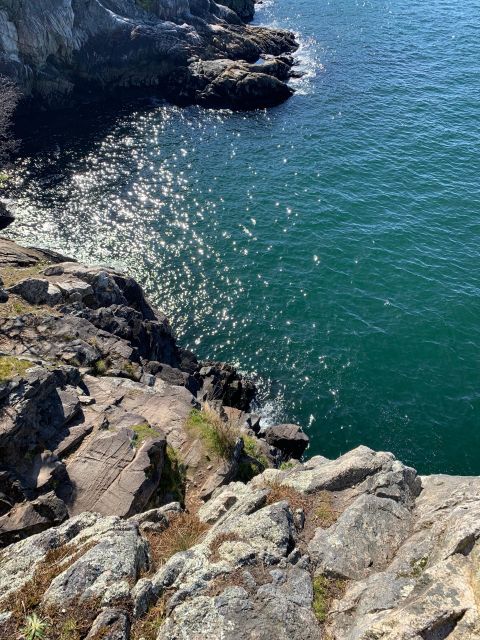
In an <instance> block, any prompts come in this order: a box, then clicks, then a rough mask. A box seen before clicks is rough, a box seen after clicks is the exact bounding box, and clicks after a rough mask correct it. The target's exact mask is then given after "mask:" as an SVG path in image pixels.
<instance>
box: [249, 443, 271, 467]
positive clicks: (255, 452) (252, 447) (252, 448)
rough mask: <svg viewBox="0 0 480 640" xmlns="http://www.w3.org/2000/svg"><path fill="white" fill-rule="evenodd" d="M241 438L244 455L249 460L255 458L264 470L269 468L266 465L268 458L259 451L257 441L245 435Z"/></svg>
mask: <svg viewBox="0 0 480 640" xmlns="http://www.w3.org/2000/svg"><path fill="white" fill-rule="evenodd" d="M242 438H243V448H244V450H245V453H246V454H247V455H249V456H250V457H251V458H255V460H257V462H259V463H260V464H261V465H262V467H263V468H264V469H267V468H268V467H269V466H270V465H269V463H268V458H267V456H265V455H264V454H263V453H262V452H261V451H260V448H259V446H258V442H257V440H256V439H255V438H252V436H245V435H242Z"/></svg>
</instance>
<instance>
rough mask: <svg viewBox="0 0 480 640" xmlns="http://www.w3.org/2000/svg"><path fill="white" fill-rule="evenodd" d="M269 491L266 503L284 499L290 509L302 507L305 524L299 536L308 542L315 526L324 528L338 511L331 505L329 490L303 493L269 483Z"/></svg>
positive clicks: (330, 522)
mask: <svg viewBox="0 0 480 640" xmlns="http://www.w3.org/2000/svg"><path fill="white" fill-rule="evenodd" d="M268 488H269V489H270V493H269V494H268V496H267V504H273V503H275V502H281V501H283V500H285V501H286V502H288V504H289V505H290V509H291V510H292V511H296V510H297V509H302V510H303V512H304V514H305V525H304V527H303V531H302V534H301V538H302V539H303V540H304V541H306V542H308V541H309V540H310V539H311V538H312V537H313V534H314V532H315V529H316V528H317V527H322V528H323V529H326V528H328V527H330V526H331V525H332V524H334V523H335V522H336V520H337V518H338V516H339V515H340V513H339V512H338V511H337V510H336V509H335V508H334V506H333V496H332V494H331V493H330V492H329V491H317V493H311V494H308V495H304V494H303V493H300V492H299V491H297V490H296V489H293V488H292V487H286V486H283V485H280V484H269V485H268Z"/></svg>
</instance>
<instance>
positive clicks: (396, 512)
mask: <svg viewBox="0 0 480 640" xmlns="http://www.w3.org/2000/svg"><path fill="white" fill-rule="evenodd" d="M411 526H412V517H411V515H410V512H409V511H408V510H407V509H406V508H405V507H403V506H401V505H399V504H398V503H397V502H395V501H393V500H389V499H387V498H378V497H377V496H373V495H361V496H359V497H358V498H357V499H356V500H355V501H354V502H353V503H352V504H351V505H350V506H349V507H348V508H347V509H346V510H345V511H344V512H343V514H342V515H341V516H340V517H339V519H338V520H337V522H336V523H335V524H333V525H332V526H331V527H329V528H328V529H321V528H319V529H317V531H316V533H315V536H314V538H313V540H312V541H311V542H310V543H309V545H308V552H309V555H310V557H311V559H312V561H313V562H314V563H315V565H316V566H317V568H318V571H319V572H321V573H324V574H327V575H331V576H334V577H339V578H350V579H358V578H361V577H363V576H365V575H367V574H368V572H369V571H370V570H371V569H376V570H378V569H382V568H384V567H385V566H386V565H387V563H388V562H389V561H390V560H391V559H392V558H393V556H394V554H395V552H396V551H397V549H398V548H399V547H400V545H401V544H402V543H403V542H404V540H405V539H406V538H407V537H408V535H409V533H410V530H411Z"/></svg>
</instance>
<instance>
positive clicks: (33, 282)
mask: <svg viewBox="0 0 480 640" xmlns="http://www.w3.org/2000/svg"><path fill="white" fill-rule="evenodd" d="M9 291H11V292H12V293H16V294H17V295H19V296H21V297H22V298H23V299H24V300H26V301H27V302H29V303H30V304H46V305H49V306H50V307H53V306H55V305H56V304H58V303H59V302H60V301H61V300H62V293H61V291H60V289H59V288H58V287H56V286H55V285H54V284H52V283H51V282H49V281H48V280H46V279H42V278H25V280H21V281H20V282H17V284H15V285H13V286H12V287H10V289H9Z"/></svg>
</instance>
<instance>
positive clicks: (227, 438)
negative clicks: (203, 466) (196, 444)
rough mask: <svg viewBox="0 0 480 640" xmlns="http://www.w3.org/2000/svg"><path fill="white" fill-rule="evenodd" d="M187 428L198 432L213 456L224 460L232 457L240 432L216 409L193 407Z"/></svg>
mask: <svg viewBox="0 0 480 640" xmlns="http://www.w3.org/2000/svg"><path fill="white" fill-rule="evenodd" d="M187 429H188V430H190V431H193V432H196V433H198V435H199V436H200V437H201V439H202V440H203V443H204V445H205V447H206V449H207V450H208V451H209V452H210V453H211V454H212V455H213V456H215V457H217V458H222V459H224V460H230V459H231V457H232V455H233V451H234V449H235V443H236V441H237V437H238V432H237V430H236V429H234V428H233V427H232V425H231V424H229V423H228V422H224V421H223V420H222V419H221V418H220V417H219V416H218V415H217V414H216V413H215V412H214V411H211V410H210V409H203V410H202V411H198V410H197V409H193V410H192V411H191V413H190V416H189V417H188V420H187Z"/></svg>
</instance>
